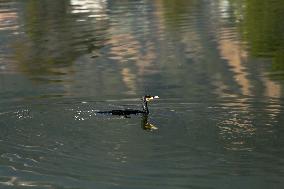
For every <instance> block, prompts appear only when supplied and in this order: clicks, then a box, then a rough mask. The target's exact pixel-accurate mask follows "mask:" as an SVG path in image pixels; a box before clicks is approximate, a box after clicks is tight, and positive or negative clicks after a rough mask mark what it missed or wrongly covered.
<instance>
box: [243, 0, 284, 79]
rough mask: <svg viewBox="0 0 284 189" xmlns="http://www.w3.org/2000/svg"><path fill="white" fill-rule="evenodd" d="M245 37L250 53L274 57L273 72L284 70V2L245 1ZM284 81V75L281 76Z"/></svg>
mask: <svg viewBox="0 0 284 189" xmlns="http://www.w3.org/2000/svg"><path fill="white" fill-rule="evenodd" d="M244 3H245V6H243V7H244V21H243V24H242V29H243V36H244V38H245V41H247V42H248V44H249V46H250V53H251V54H252V55H254V56H257V57H272V58H273V66H272V71H279V70H282V71H283V70H284V61H283V60H284V23H283V18H284V11H283V10H284V1H271V0H270V1H257V0H245V1H244ZM281 78H282V79H284V75H283V74H282V76H281Z"/></svg>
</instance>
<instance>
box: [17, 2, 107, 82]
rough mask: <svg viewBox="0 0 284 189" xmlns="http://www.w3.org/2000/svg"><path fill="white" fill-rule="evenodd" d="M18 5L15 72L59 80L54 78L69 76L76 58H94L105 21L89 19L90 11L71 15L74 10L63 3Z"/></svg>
mask: <svg viewBox="0 0 284 189" xmlns="http://www.w3.org/2000/svg"><path fill="white" fill-rule="evenodd" d="M22 5H23V17H22V18H21V21H22V23H23V25H24V27H23V30H24V31H23V33H24V34H23V36H21V40H18V41H17V42H16V43H14V44H13V47H14V49H15V59H16V60H17V62H18V67H19V69H20V70H21V71H22V72H24V73H25V74H27V75H29V76H30V77H31V78H32V79H34V80H36V81H40V80H41V79H44V77H45V76H55V79H52V80H55V81H60V80H58V79H56V78H57V77H56V76H62V75H65V74H67V73H69V74H70V73H72V72H73V70H72V64H73V63H74V60H75V59H76V58H78V57H79V56H80V55H83V54H89V55H90V56H95V55H96V54H97V53H96V52H97V51H98V49H100V48H101V47H103V44H104V40H105V39H106V35H105V31H106V29H107V28H108V26H107V25H108V24H107V19H96V18H95V17H91V16H90V15H92V14H94V13H93V12H92V10H90V13H89V14H86V13H81V12H78V13H76V14H75V13H73V12H72V10H73V9H76V8H78V7H76V6H71V5H70V2H69V1H67V0H62V1H55V0H53V1H49V0H48V1H47V0H42V1H36V0H29V1H27V2H24V3H23V4H22ZM79 8H81V7H79ZM79 8H78V9H79ZM84 8H85V9H88V7H84ZM100 11H104V10H100ZM94 26H96V27H94ZM49 79H50V78H49Z"/></svg>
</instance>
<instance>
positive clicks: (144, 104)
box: [142, 98, 149, 115]
mask: <svg viewBox="0 0 284 189" xmlns="http://www.w3.org/2000/svg"><path fill="white" fill-rule="evenodd" d="M142 108H143V111H144V112H145V114H146V115H148V114H149V109H148V103H147V101H146V99H145V98H143V99H142Z"/></svg>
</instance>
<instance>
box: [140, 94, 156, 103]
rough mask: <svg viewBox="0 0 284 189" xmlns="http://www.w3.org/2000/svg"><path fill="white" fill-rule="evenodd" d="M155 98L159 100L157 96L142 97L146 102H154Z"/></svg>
mask: <svg viewBox="0 0 284 189" xmlns="http://www.w3.org/2000/svg"><path fill="white" fill-rule="evenodd" d="M157 98H159V96H151V95H145V96H143V99H145V100H146V101H147V102H149V101H151V100H154V99H157Z"/></svg>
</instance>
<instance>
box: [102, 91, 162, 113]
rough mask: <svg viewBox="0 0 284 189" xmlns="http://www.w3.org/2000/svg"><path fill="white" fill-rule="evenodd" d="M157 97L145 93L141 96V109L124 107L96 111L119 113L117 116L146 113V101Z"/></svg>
mask: <svg viewBox="0 0 284 189" xmlns="http://www.w3.org/2000/svg"><path fill="white" fill-rule="evenodd" d="M156 98H159V97H158V96H150V95H145V96H143V97H142V110H134V109H125V110H111V111H99V112H97V113H100V114H111V115H119V116H125V117H127V116H129V115H133V114H134V115H135V114H143V115H148V114H149V109H148V102H149V101H150V100H153V99H156Z"/></svg>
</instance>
